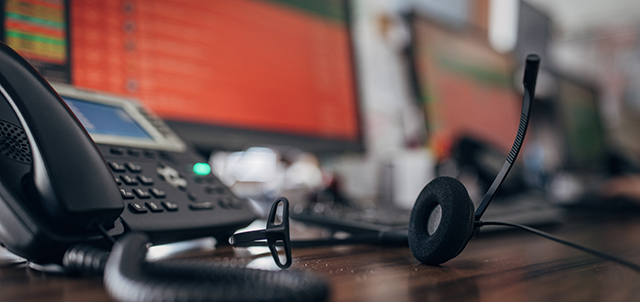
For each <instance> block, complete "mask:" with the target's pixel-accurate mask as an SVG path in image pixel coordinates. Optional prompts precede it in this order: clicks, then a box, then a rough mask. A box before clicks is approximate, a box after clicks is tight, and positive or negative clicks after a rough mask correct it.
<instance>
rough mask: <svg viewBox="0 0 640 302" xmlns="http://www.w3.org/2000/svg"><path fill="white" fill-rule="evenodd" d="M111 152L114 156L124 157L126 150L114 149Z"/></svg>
mask: <svg viewBox="0 0 640 302" xmlns="http://www.w3.org/2000/svg"><path fill="white" fill-rule="evenodd" d="M109 152H111V154H113V155H124V149H122V148H117V147H112V148H111V149H109Z"/></svg>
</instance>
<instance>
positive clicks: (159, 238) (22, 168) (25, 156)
mask: <svg viewBox="0 0 640 302" xmlns="http://www.w3.org/2000/svg"><path fill="white" fill-rule="evenodd" d="M0 62H2V64H0V242H1V243H2V245H4V246H5V247H6V248H7V249H9V250H10V251H12V252H14V253H16V254H18V255H20V256H22V257H25V258H27V259H29V260H30V261H33V262H36V263H59V262H60V259H61V258H62V254H63V253H64V251H65V250H66V249H67V248H68V247H69V246H71V245H73V244H76V243H83V242H91V243H94V244H97V245H106V246H108V245H110V243H109V242H108V240H106V239H105V238H108V237H117V236H119V235H121V234H123V233H125V232H129V231H133V232H142V233H145V234H147V235H148V236H149V237H150V238H151V239H152V241H153V243H166V242H172V241H179V240H185V239H192V238H197V237H202V236H215V237H216V238H217V239H218V240H219V241H226V240H227V238H228V237H229V236H230V235H231V234H233V232H234V231H235V230H237V229H239V228H242V227H244V226H246V225H248V224H249V223H251V222H252V221H253V220H254V219H256V218H257V215H256V214H255V213H254V212H253V211H252V209H251V208H250V206H249V204H248V202H247V201H246V200H244V199H241V198H238V197H237V196H235V195H234V194H233V193H232V192H231V191H230V190H229V189H228V188H227V187H226V186H225V185H224V184H222V183H221V182H220V180H219V179H218V178H216V177H215V176H214V175H212V174H211V173H210V172H211V170H210V168H209V166H208V165H207V164H206V163H205V162H204V160H203V159H202V158H200V157H199V156H198V155H197V154H196V153H195V152H194V151H192V150H191V149H190V148H189V146H188V145H187V144H186V143H185V142H184V141H182V140H181V139H180V138H179V137H178V136H177V135H176V134H175V133H174V132H173V131H172V130H171V129H170V128H169V127H167V125H166V124H165V123H164V122H163V121H162V120H161V119H159V118H158V117H157V116H155V115H154V114H153V113H151V112H149V111H148V110H147V109H145V108H144V107H142V106H141V105H140V104H138V103H136V102H133V101H131V100H128V99H125V98H121V97H116V96H110V95H105V94H101V93H96V92H91V91H85V90H79V89H76V88H73V87H71V86H66V85H56V86H55V89H54V88H52V86H50V85H49V84H48V83H47V82H46V80H44V79H43V78H42V77H41V76H40V75H39V74H38V73H37V71H36V70H35V69H33V67H31V66H30V65H29V63H27V62H26V61H25V60H24V59H23V58H22V57H20V56H19V55H18V54H17V53H16V52H15V51H13V50H12V49H11V48H10V47H8V46H6V45H5V44H1V43H0Z"/></svg>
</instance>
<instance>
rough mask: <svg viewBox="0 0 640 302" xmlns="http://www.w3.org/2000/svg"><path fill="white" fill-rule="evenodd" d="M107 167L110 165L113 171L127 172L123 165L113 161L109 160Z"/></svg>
mask: <svg viewBox="0 0 640 302" xmlns="http://www.w3.org/2000/svg"><path fill="white" fill-rule="evenodd" d="M109 167H111V170H113V172H127V169H126V168H125V167H124V166H123V165H121V164H119V163H117V162H115V161H112V162H109Z"/></svg>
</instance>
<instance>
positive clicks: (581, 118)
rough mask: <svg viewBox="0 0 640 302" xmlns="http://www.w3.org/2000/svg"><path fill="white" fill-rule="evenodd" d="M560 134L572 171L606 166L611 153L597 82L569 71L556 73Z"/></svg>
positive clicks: (556, 101)
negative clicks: (578, 78) (583, 78)
mask: <svg viewBox="0 0 640 302" xmlns="http://www.w3.org/2000/svg"><path fill="white" fill-rule="evenodd" d="M555 79H556V83H557V93H556V96H555V97H554V102H555V103H556V105H557V110H558V113H559V114H557V118H556V119H557V120H556V121H555V122H556V125H558V127H557V128H558V130H559V131H558V134H559V135H560V136H561V137H560V141H562V142H563V143H564V144H563V146H562V147H563V148H564V150H563V151H564V152H562V155H563V166H564V168H566V169H568V170H572V171H576V170H578V171H580V170H582V171H598V170H602V169H603V168H605V166H604V165H605V163H606V159H607V156H608V153H607V151H608V150H607V140H606V131H605V128H604V124H603V120H602V116H601V111H600V104H599V102H598V92H597V90H596V89H595V88H594V87H595V86H594V85H592V84H589V83H586V82H584V81H580V80H577V79H574V78H571V77H569V76H566V75H561V74H556V75H555Z"/></svg>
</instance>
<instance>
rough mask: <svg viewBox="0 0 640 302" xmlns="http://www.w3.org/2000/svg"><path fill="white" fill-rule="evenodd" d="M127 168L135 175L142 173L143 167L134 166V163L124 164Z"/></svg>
mask: <svg viewBox="0 0 640 302" xmlns="http://www.w3.org/2000/svg"><path fill="white" fill-rule="evenodd" d="M124 166H125V167H127V169H129V171H131V172H133V173H140V172H142V167H140V166H138V165H136V164H134V163H125V164H124Z"/></svg>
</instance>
